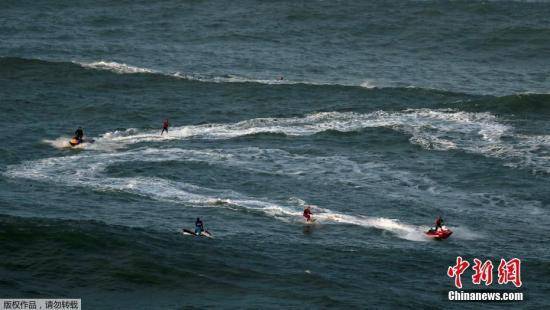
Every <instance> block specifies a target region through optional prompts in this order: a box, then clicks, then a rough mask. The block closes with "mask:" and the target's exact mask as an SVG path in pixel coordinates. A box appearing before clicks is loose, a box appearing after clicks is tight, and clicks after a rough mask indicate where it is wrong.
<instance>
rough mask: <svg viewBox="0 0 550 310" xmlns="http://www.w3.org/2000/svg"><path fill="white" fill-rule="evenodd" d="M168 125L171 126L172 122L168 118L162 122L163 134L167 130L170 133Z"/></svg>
mask: <svg viewBox="0 0 550 310" xmlns="http://www.w3.org/2000/svg"><path fill="white" fill-rule="evenodd" d="M168 126H170V124H169V123H168V120H164V122H163V123H162V131H161V132H160V135H161V136H162V134H163V133H164V132H165V131H166V133H168Z"/></svg>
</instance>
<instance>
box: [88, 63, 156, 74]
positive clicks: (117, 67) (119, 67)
mask: <svg viewBox="0 0 550 310" xmlns="http://www.w3.org/2000/svg"><path fill="white" fill-rule="evenodd" d="M78 64H79V65H81V66H83V67H85V68H89V69H97V70H107V71H111V72H115V73H118V74H135V73H157V71H155V70H151V69H147V68H140V67H134V66H130V65H127V64H124V63H118V62H114V61H103V60H102V61H96V62H90V63H78Z"/></svg>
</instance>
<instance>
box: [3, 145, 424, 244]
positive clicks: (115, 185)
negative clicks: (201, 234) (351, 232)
mask: <svg viewBox="0 0 550 310" xmlns="http://www.w3.org/2000/svg"><path fill="white" fill-rule="evenodd" d="M188 152H189V153H187V150H179V151H178V150H155V149H142V150H137V151H129V152H120V153H103V154H79V155H73V156H66V157H54V158H46V159H42V160H37V161H30V162H25V163H23V164H20V165H16V166H10V167H9V169H8V170H7V171H6V172H5V173H4V174H5V175H7V176H9V177H20V178H28V179H34V180H40V181H48V182H55V183H59V184H65V185H68V186H83V187H89V188H91V189H94V190H97V191H122V192H128V193H132V194H136V195H139V196H143V197H148V198H150V199H155V200H159V201H169V202H173V203H183V204H186V205H191V206H194V207H217V208H219V207H221V208H227V209H230V210H245V211H248V212H258V213H261V214H264V215H266V216H269V217H272V218H275V219H279V220H284V221H289V220H290V221H291V222H301V211H302V209H303V206H304V205H305V204H306V203H305V201H303V200H300V199H290V200H289V201H288V202H286V203H275V202H270V201H265V200H261V199H257V198H253V197H247V196H245V195H242V194H240V193H237V192H234V191H231V190H224V189H211V188H205V187H200V186H196V185H193V184H188V183H184V182H177V181H171V180H166V179H162V178H155V177H124V178H113V177H107V176H105V175H104V171H105V169H106V168H107V167H108V166H110V165H113V164H116V163H120V162H128V161H129V162H134V161H168V160H181V157H182V156H189V159H190V158H192V157H194V156H196V155H200V154H201V152H202V155H203V156H208V157H210V158H213V157H218V158H220V159H223V158H226V159H227V158H231V157H232V156H233V155H234V154H223V153H222V152H221V151H220V152H218V153H216V152H211V151H206V152H204V151H192V150H190V151H188ZM315 212H316V218H317V219H318V222H319V223H324V224H331V223H334V224H337V223H344V224H349V225H356V226H362V227H367V228H376V229H380V230H386V231H389V232H392V233H394V234H396V235H397V236H399V237H401V238H404V239H407V240H414V241H422V240H424V239H423V238H422V237H420V236H422V234H421V230H420V229H419V228H418V227H415V226H413V225H409V224H405V223H401V222H400V221H398V220H394V219H385V218H381V217H367V216H364V215H358V216H352V215H346V214H343V213H339V212H335V211H331V210H329V209H325V208H319V207H317V208H316V210H315Z"/></svg>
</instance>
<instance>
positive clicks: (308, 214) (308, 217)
mask: <svg viewBox="0 0 550 310" xmlns="http://www.w3.org/2000/svg"><path fill="white" fill-rule="evenodd" d="M312 215H313V213H311V207H310V206H307V207H306V208H305V209H304V217H305V218H306V221H307V222H311V216H312Z"/></svg>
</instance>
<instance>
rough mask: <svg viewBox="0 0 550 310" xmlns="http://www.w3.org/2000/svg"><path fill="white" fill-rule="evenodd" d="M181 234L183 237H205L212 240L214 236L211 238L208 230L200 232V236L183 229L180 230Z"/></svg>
mask: <svg viewBox="0 0 550 310" xmlns="http://www.w3.org/2000/svg"><path fill="white" fill-rule="evenodd" d="M181 234H182V235H184V236H193V237H206V238H210V239H214V236H212V234H211V233H210V232H209V231H208V230H204V231H202V232H201V234H200V236H197V235H195V232H194V231H191V230H189V229H185V228H183V229H182V230H181Z"/></svg>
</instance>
